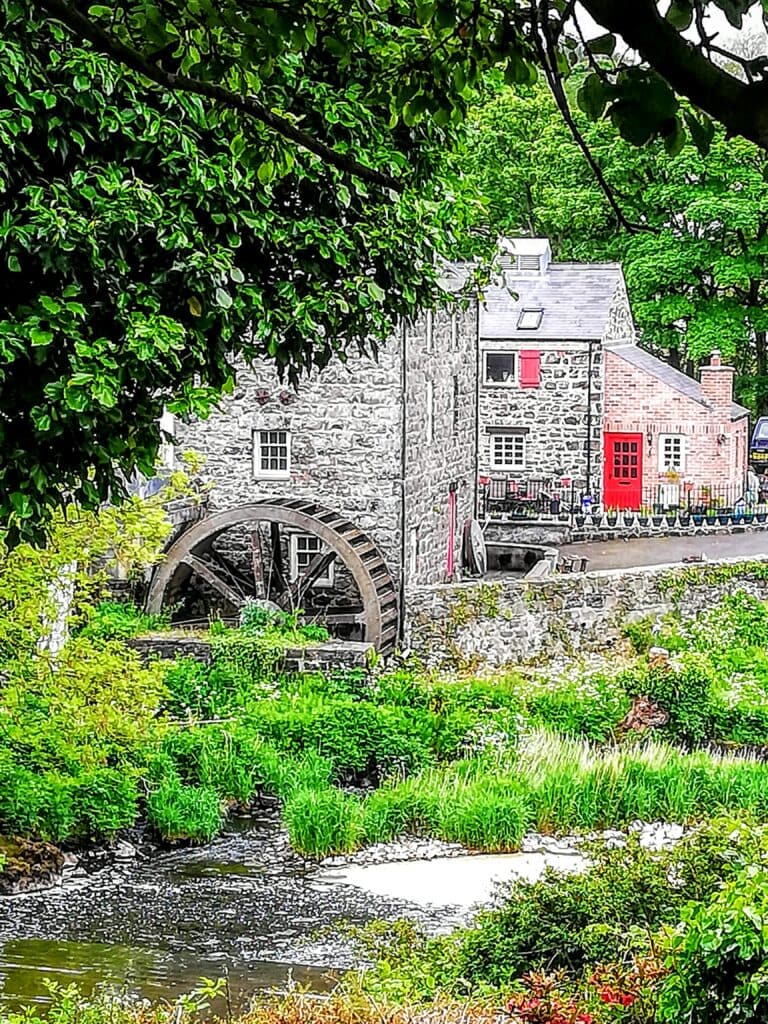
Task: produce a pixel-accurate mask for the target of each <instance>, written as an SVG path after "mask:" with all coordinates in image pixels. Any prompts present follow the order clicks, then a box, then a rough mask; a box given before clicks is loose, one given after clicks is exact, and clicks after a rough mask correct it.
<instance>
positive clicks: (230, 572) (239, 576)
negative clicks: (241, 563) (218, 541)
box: [208, 549, 254, 600]
mask: <svg viewBox="0 0 768 1024" xmlns="http://www.w3.org/2000/svg"><path fill="white" fill-rule="evenodd" d="M208 560H209V561H210V562H211V563H212V564H213V565H214V566H215V567H216V569H218V571H219V575H220V576H221V577H222V579H224V580H225V581H226V582H227V583H229V584H230V586H231V587H232V588H233V589H234V590H237V591H239V592H240V596H241V597H242V598H243V600H245V599H246V598H248V597H253V592H254V586H253V580H249V579H248V577H247V576H246V575H245V573H242V572H240V570H239V569H238V568H237V566H236V565H233V564H232V562H230V560H229V559H228V558H227V556H226V555H222V553H221V552H220V551H215V550H213V549H211V550H210V551H209V552H208Z"/></svg>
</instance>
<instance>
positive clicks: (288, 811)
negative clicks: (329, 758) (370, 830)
mask: <svg viewBox="0 0 768 1024" xmlns="http://www.w3.org/2000/svg"><path fill="white" fill-rule="evenodd" d="M283 817H284V820H285V825H286V828H287V829H288V835H289V836H290V839H291V845H292V846H293V848H294V849H295V850H297V851H298V852H299V853H302V854H304V855H305V856H307V857H324V856H327V855H328V854H331V853H349V852H350V851H352V850H355V849H357V848H358V847H359V845H360V840H361V838H362V815H361V809H360V803H359V801H357V800H355V799H354V798H353V797H350V796H347V795H346V794H345V793H342V792H341V791H340V790H338V789H333V788H332V787H329V788H328V789H320V790H318V789H314V788H312V789H309V788H303V789H297V790H296V791H295V792H293V793H292V794H291V795H290V796H289V797H288V799H287V801H286V804H285V807H284V810H283Z"/></svg>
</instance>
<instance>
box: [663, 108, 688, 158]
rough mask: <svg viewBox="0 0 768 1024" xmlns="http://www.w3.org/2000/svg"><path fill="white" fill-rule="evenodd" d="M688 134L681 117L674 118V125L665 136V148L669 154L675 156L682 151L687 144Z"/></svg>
mask: <svg viewBox="0 0 768 1024" xmlns="http://www.w3.org/2000/svg"><path fill="white" fill-rule="evenodd" d="M685 141H686V134H685V128H684V127H683V123H682V121H681V120H680V118H679V117H676V118H675V120H674V127H672V128H671V130H670V131H669V132H668V133H667V134H666V135H665V136H664V149H665V150H666V151H667V154H668V156H671V157H675V156H678V154H679V153H680V152H682V149H683V146H685Z"/></svg>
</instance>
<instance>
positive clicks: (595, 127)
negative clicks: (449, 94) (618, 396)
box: [465, 86, 768, 413]
mask: <svg viewBox="0 0 768 1024" xmlns="http://www.w3.org/2000/svg"><path fill="white" fill-rule="evenodd" d="M576 121H577V126H578V129H579V131H580V132H581V134H582V135H583V138H584V140H585V142H586V144H587V146H588V147H589V149H590V151H591V153H592V154H593V156H594V158H595V159H596V161H597V162H598V164H599V166H600V167H601V168H602V172H603V174H604V176H605V180H606V182H607V184H608V186H609V187H610V189H612V190H613V191H614V192H615V194H616V195H617V196H619V197H620V198H619V201H620V203H621V207H622V211H623V215H624V217H625V218H626V219H627V220H628V221H630V222H632V223H633V224H635V225H637V226H638V230H635V231H630V230H627V229H626V228H625V227H623V226H622V224H621V223H619V221H618V220H617V217H616V214H615V211H614V210H613V209H612V207H611V205H610V204H609V202H608V200H607V199H606V196H605V195H604V193H603V192H602V191H601V189H600V188H599V187H598V185H597V183H596V181H595V178H594V176H593V174H592V171H591V169H590V167H589V165H588V164H587V162H586V160H585V159H584V156H583V154H582V152H581V150H580V149H579V147H578V146H577V145H576V143H575V142H574V140H573V138H572V137H571V135H570V133H569V131H568V129H567V128H566V126H565V125H564V123H563V121H562V119H561V118H560V116H559V114H558V111H557V108H556V106H555V104H554V102H553V100H552V98H551V96H550V95H549V93H548V92H547V90H546V89H544V88H543V87H541V86H539V87H535V88H530V89H524V90H518V91H514V90H512V89H502V90H500V91H497V92H496V93H495V94H494V95H492V96H491V97H490V98H489V99H488V101H487V102H486V103H485V104H483V105H481V106H480V107H478V109H477V110H476V111H475V112H474V114H473V115H472V118H471V120H470V135H469V139H468V144H467V147H466V155H465V167H466V170H467V173H468V174H469V175H471V176H472V177H473V178H474V180H475V181H476V183H477V186H478V188H479V190H480V191H481V192H482V193H483V194H484V195H485V196H486V200H487V204H488V205H487V217H488V221H489V222H490V224H491V226H492V227H493V228H494V229H495V231H496V232H498V233H500V234H511V235H515V234H519V233H521V232H525V233H529V234H534V235H543V236H546V237H549V238H550V239H551V240H552V243H553V248H554V249H555V252H556V257H557V258H560V259H576V260H586V261H595V260H596V261H600V260H617V261H620V262H621V263H622V265H623V267H624V272H625V275H626V279H627V285H628V288H629V294H630V298H631V300H632V307H633V312H634V314H635V318H636V321H637V324H638V327H639V329H640V334H641V341H642V343H643V344H644V345H645V346H646V347H647V348H650V349H651V350H652V351H655V352H657V353H658V354H660V355H662V356H663V357H664V358H666V359H668V360H669V361H671V362H672V363H673V364H675V365H682V366H683V367H684V368H686V369H687V370H688V371H689V372H695V369H696V367H697V366H698V365H699V364H700V363H701V362H707V361H708V357H709V354H710V353H711V351H712V350H713V349H715V348H718V349H721V350H722V352H723V354H724V356H725V357H726V358H728V359H731V360H734V361H735V363H736V366H737V368H738V370H739V388H740V397H741V398H742V400H744V401H745V402H747V403H748V404H750V405H751V406H752V407H753V408H755V409H756V410H757V411H758V412H760V413H763V412H764V411H765V410H766V408H767V407H768V358H767V355H766V332H767V331H768V316H767V315H766V312H765V310H766V305H767V304H768V183H767V182H766V179H765V177H764V174H763V167H764V154H763V153H762V151H761V150H760V149H759V148H758V147H757V146H755V145H754V144H753V143H750V142H747V141H746V140H744V139H740V138H731V139H726V138H725V133H724V131H723V130H722V129H718V130H717V131H716V133H715V135H714V136H713V139H712V142H711V145H710V147H709V150H708V153H707V154H706V155H705V156H703V155H701V154H700V153H699V152H698V151H697V150H696V149H695V148H693V147H686V149H684V150H683V151H682V153H681V154H679V155H678V156H677V157H674V158H673V157H671V156H670V155H669V154H668V153H667V152H666V150H665V148H664V146H663V143H661V142H657V143H656V144H654V145H652V146H651V147H647V148H645V149H638V148H636V147H634V146H632V145H630V144H628V143H624V142H623V141H621V140H616V138H615V134H614V132H613V131H612V129H611V126H610V125H609V124H607V123H606V122H605V121H600V122H597V123H591V122H590V121H589V120H588V119H587V118H586V116H584V115H579V114H577V115H576Z"/></svg>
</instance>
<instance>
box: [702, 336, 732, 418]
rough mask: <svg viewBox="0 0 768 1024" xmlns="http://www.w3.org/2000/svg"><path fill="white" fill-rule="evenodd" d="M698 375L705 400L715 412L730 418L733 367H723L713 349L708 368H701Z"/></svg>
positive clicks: (718, 355) (717, 353)
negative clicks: (725, 414)
mask: <svg viewBox="0 0 768 1024" xmlns="http://www.w3.org/2000/svg"><path fill="white" fill-rule="evenodd" d="M700 373H701V392H702V394H703V395H704V397H705V398H706V400H707V401H708V402H709V403H710V405H711V406H712V407H713V409H715V411H717V412H722V413H727V414H728V415H729V416H730V411H731V402H732V401H733V375H734V369H733V367H732V366H723V364H722V362H721V361H720V352H719V351H718V350H717V349H715V350H714V352H713V353H712V355H711V356H710V359H709V366H702V367H701V370H700Z"/></svg>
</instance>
